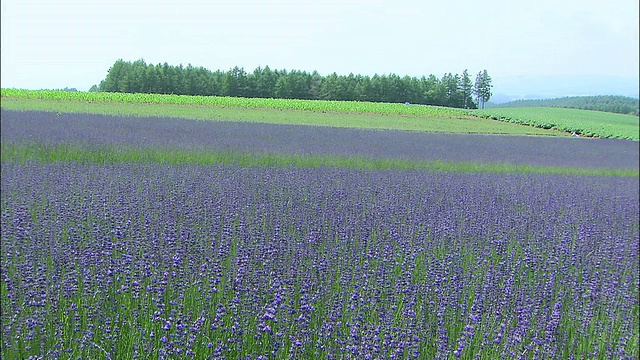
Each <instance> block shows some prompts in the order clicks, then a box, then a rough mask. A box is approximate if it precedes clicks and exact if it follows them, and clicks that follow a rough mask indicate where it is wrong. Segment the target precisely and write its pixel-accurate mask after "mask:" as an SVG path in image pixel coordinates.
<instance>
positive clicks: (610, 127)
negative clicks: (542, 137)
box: [475, 107, 640, 141]
mask: <svg viewBox="0 0 640 360" xmlns="http://www.w3.org/2000/svg"><path fill="white" fill-rule="evenodd" d="M475 114H476V115H478V116H482V117H486V118H491V119H495V120H500V121H508V122H512V123H516V124H523V125H529V126H535V127H539V128H543V129H553V130H559V131H564V132H569V133H576V134H577V135H584V136H589V137H599V138H620V139H630V140H636V141H637V140H639V138H640V136H639V130H640V128H639V126H640V122H639V118H638V117H637V116H631V115H622V114H613V113H606V112H600V111H588V110H578V109H560V108H545V107H531V108H504V109H499V108H491V109H485V110H476V111H475Z"/></svg>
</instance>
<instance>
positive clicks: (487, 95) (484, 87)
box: [473, 69, 493, 109]
mask: <svg viewBox="0 0 640 360" xmlns="http://www.w3.org/2000/svg"><path fill="white" fill-rule="evenodd" d="M492 87H493V85H491V77H490V76H489V74H488V73H487V70H486V69H485V70H483V71H481V72H479V73H478V76H476V85H475V87H474V89H473V92H474V93H475V95H476V99H477V100H478V104H479V105H480V108H482V109H484V104H485V103H486V102H487V101H489V99H491V95H493V94H491V88H492Z"/></svg>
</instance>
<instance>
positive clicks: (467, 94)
mask: <svg viewBox="0 0 640 360" xmlns="http://www.w3.org/2000/svg"><path fill="white" fill-rule="evenodd" d="M460 91H462V98H463V99H464V108H465V109H470V108H472V107H475V106H472V103H473V100H472V99H471V96H472V95H473V83H472V82H471V77H470V76H469V72H468V71H467V69H464V71H463V72H462V76H461V77H460Z"/></svg>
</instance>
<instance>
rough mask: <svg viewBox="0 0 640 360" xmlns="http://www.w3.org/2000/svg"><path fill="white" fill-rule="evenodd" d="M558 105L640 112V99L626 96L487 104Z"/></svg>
mask: <svg viewBox="0 0 640 360" xmlns="http://www.w3.org/2000/svg"><path fill="white" fill-rule="evenodd" d="M489 107H491V108H516V107H558V108H570V109H582V110H596V111H605V112H611V113H617V114H629V115H635V116H638V115H639V114H640V100H638V99H636V98H632V97H626V96H611V95H603V96H571V97H563V98H556V99H541V100H515V101H510V102H506V103H502V104H487V108H489Z"/></svg>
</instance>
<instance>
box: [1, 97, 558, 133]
mask: <svg viewBox="0 0 640 360" xmlns="http://www.w3.org/2000/svg"><path fill="white" fill-rule="evenodd" d="M2 107H3V108H5V109H10V110H41V111H52V112H75V113H94V114H105V115H136V116H159V117H176V118H187V119H197V120H233V121H253V122H265V123H275V124H296V125H316V126H334V127H348V128H364V129H394V130H409V131H425V132H453V133H469V134H473V133H479V134H512V135H542V136H566V134H565V133H561V132H558V131H553V130H545V129H539V128H535V127H531V126H523V125H518V124H511V123H507V122H501V121H495V120H489V119H481V118H476V117H470V116H465V115H462V114H455V113H454V114H451V115H449V116H447V115H444V114H438V115H436V116H420V115H381V114H370V113H336V112H322V111H311V110H291V109H286V110H283V109H276V108H245V107H219V106H199V105H179V104H145V103H118V102H89V101H72V100H50V99H14V98H3V99H2Z"/></svg>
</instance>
